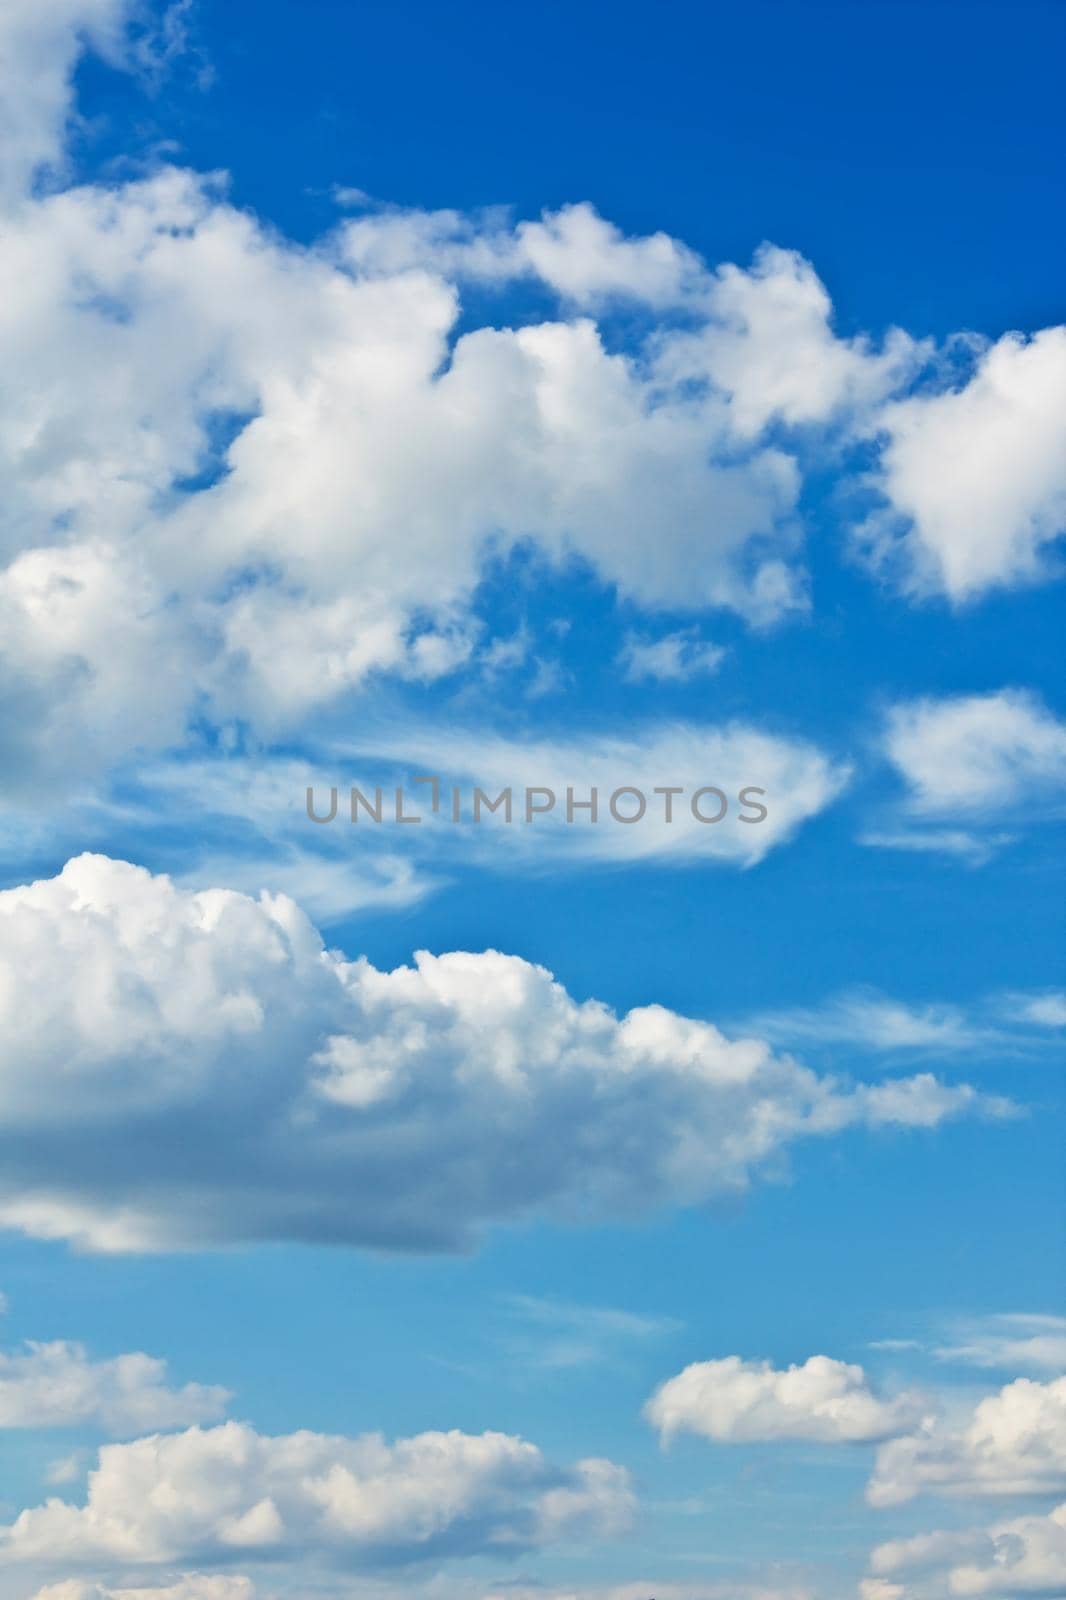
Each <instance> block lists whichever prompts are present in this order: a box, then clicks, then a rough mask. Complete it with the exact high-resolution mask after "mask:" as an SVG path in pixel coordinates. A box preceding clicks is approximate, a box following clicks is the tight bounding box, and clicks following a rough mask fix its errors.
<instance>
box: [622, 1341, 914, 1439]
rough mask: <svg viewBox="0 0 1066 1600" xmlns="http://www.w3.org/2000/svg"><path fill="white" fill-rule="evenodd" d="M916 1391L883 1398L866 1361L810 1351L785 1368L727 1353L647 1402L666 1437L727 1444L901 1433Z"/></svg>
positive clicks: (665, 1386) (664, 1387)
mask: <svg viewBox="0 0 1066 1600" xmlns="http://www.w3.org/2000/svg"><path fill="white" fill-rule="evenodd" d="M921 1408H922V1402H921V1401H920V1400H919V1399H918V1398H917V1397H916V1396H914V1395H907V1394H904V1395H898V1396H896V1397H894V1398H892V1399H883V1398H879V1397H878V1396H877V1395H876V1394H874V1392H873V1391H872V1389H871V1388H870V1386H869V1384H868V1382H867V1379H866V1374H865V1373H864V1372H863V1370H862V1368H861V1367H858V1366H851V1365H849V1364H848V1363H847V1362H844V1361H834V1360H833V1359H832V1358H831V1357H829V1356H811V1357H810V1358H809V1359H808V1360H807V1361H805V1362H804V1363H803V1364H802V1365H801V1366H791V1367H787V1368H785V1369H783V1370H780V1369H778V1368H775V1367H773V1366H771V1364H770V1362H768V1361H745V1360H743V1359H742V1358H741V1357H740V1356H726V1357H725V1358H724V1359H722V1360H719V1361H697V1362H694V1363H693V1364H692V1365H691V1366H688V1367H686V1368H685V1370H684V1371H683V1372H679V1373H678V1375H677V1376H676V1377H675V1378H670V1379H668V1381H667V1382H666V1383H664V1384H662V1385H661V1387H660V1388H659V1389H657V1390H656V1392H655V1394H654V1395H653V1396H652V1398H651V1399H650V1400H649V1401H648V1404H647V1406H646V1407H645V1415H646V1416H647V1418H648V1420H649V1422H651V1423H652V1425H653V1426H654V1427H655V1428H657V1429H658V1430H659V1434H660V1436H661V1437H662V1439H663V1440H664V1441H667V1440H669V1439H671V1438H673V1437H674V1436H675V1435H676V1434H678V1433H698V1434H701V1435H702V1436H703V1437H704V1438H706V1439H713V1440H715V1441H717V1442H719V1443H722V1444H746V1443H754V1442H756V1441H759V1440H764V1441H772V1440H783V1439H806V1440H810V1441H812V1442H815V1443H820V1444H849V1443H860V1442H863V1441H870V1440H875V1439H884V1438H886V1437H887V1436H888V1435H890V1434H896V1433H900V1432H901V1431H902V1430H903V1429H904V1428H906V1427H907V1426H909V1425H910V1424H912V1423H913V1422H915V1421H916V1420H917V1419H918V1417H919V1416H920V1415H921Z"/></svg>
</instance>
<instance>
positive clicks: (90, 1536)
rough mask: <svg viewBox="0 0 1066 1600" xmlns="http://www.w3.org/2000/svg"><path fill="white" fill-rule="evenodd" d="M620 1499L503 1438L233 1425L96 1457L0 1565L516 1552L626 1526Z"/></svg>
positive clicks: (575, 1470) (611, 1474)
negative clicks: (76, 1499)
mask: <svg viewBox="0 0 1066 1600" xmlns="http://www.w3.org/2000/svg"><path fill="white" fill-rule="evenodd" d="M632 1513H633V1494H632V1490H631V1488H630V1485H629V1480H628V1478H627V1475H626V1473H625V1472H624V1471H623V1470H622V1469H621V1468H620V1467H616V1466H614V1465H612V1463H610V1462H609V1461H602V1460H588V1461H581V1462H578V1463H577V1464H576V1465H575V1466H573V1467H557V1466H554V1465H552V1464H551V1463H550V1462H548V1461H546V1460H545V1458H544V1456H543V1455H542V1454H541V1452H540V1451H539V1450H538V1449H537V1448H536V1446H535V1445H532V1444H529V1443H527V1442H526V1441H525V1440H523V1439H518V1438H514V1437H511V1436H510V1435H508V1434H502V1433H485V1434H480V1435H470V1434H464V1433H458V1432H450V1433H423V1434H419V1435H417V1436H416V1437H414V1438H410V1439H400V1440H397V1441H396V1442H395V1443H393V1444H389V1443H387V1442H386V1441H385V1440H384V1439H382V1438H381V1437H380V1436H379V1435H377V1434H366V1435H363V1436H360V1437H358V1438H343V1437H331V1436H327V1435H323V1434H316V1433H307V1432H304V1433H294V1434H288V1435H285V1436H282V1437H276V1438H271V1437H266V1436H263V1435H261V1434H258V1433H256V1432H255V1431H254V1430H253V1429H251V1428H249V1427H246V1426H244V1425H243V1424H240V1423H234V1422H229V1423H225V1424H223V1425H222V1426H221V1427H218V1428H213V1429H208V1430H203V1429H200V1428H192V1429H189V1430H188V1431H187V1432H185V1433H179V1434H169V1435H153V1436H150V1437H148V1438H144V1439H137V1440H135V1441H134V1442H133V1443H131V1444H120V1445H106V1446H105V1447H104V1448H103V1449H102V1450H101V1451H100V1458H99V1464H98V1465H97V1467H96V1468H95V1469H94V1470H93V1471H92V1472H91V1473H90V1475H89V1486H88V1492H87V1496H86V1501H85V1504H84V1505H80V1506H75V1505H71V1504H69V1503H67V1502H65V1501H61V1500H58V1499H53V1500H49V1501H48V1502H47V1504H45V1505H43V1506H40V1507H35V1508H32V1509H30V1510H26V1511H23V1512H21V1513H20V1515H19V1516H18V1517H17V1518H16V1519H15V1521H14V1522H13V1523H11V1524H10V1526H8V1527H6V1528H3V1529H0V1560H3V1561H5V1562H9V1563H10V1562H23V1561H40V1560H44V1561H49V1562H53V1563H59V1564H67V1565H77V1564H79V1563H80V1564H82V1565H83V1566H84V1565H87V1564H90V1563H96V1564H101V1563H103V1564H107V1563H114V1562H118V1563H136V1564H150V1563H172V1562H181V1561H192V1562H194V1563H204V1562H224V1561H226V1560H232V1559H233V1557H234V1556H235V1555H236V1554H238V1553H239V1554H240V1555H241V1556H243V1557H244V1559H246V1560H248V1559H252V1558H254V1557H257V1556H258V1557H266V1558H269V1559H274V1560H277V1559H283V1558H287V1557H296V1556H306V1555H311V1556H321V1557H324V1558H327V1559H328V1558H334V1559H337V1560H341V1561H343V1560H348V1561H351V1560H353V1559H354V1560H356V1561H362V1562H363V1563H365V1564H370V1565H373V1564H383V1565H389V1564H394V1563H397V1562H406V1561H418V1560H427V1559H430V1558H437V1559H442V1558H444V1557H448V1556H461V1555H471V1554H475V1553H492V1552H495V1553H497V1554H501V1553H503V1554H514V1553H517V1552H518V1551H521V1550H523V1549H530V1548H535V1547H538V1546H540V1545H544V1544H551V1543H554V1542H556V1541H558V1540H561V1539H566V1538H570V1537H578V1536H586V1537H597V1536H603V1537H609V1536H612V1535H617V1534H619V1533H621V1532H623V1531H625V1529H626V1528H628V1526H629V1523H630V1520H631V1517H632Z"/></svg>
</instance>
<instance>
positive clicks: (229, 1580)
mask: <svg viewBox="0 0 1066 1600" xmlns="http://www.w3.org/2000/svg"><path fill="white" fill-rule="evenodd" d="M255 1594H256V1591H255V1589H254V1587H253V1585H252V1582H251V1579H250V1578H242V1577H233V1576H231V1575H229V1574H226V1575H223V1574H219V1573H213V1574H212V1573H197V1572H193V1573H188V1574H186V1575H185V1576H184V1577H182V1578H179V1579H178V1581H177V1582H176V1583H166V1584H163V1585H162V1586H161V1587H158V1586H155V1585H153V1586H152V1587H151V1588H147V1589H146V1588H142V1587H141V1586H140V1585H138V1586H137V1588H135V1589H128V1588H126V1587H125V1586H123V1587H122V1588H112V1587H111V1585H110V1584H103V1583H92V1582H87V1581H83V1580H82V1579H80V1578H69V1579H66V1580H65V1581H64V1582H62V1583H50V1584H47V1585H46V1586H45V1587H44V1588H43V1589H38V1591H37V1593H36V1594H35V1595H34V1596H33V1600H255Z"/></svg>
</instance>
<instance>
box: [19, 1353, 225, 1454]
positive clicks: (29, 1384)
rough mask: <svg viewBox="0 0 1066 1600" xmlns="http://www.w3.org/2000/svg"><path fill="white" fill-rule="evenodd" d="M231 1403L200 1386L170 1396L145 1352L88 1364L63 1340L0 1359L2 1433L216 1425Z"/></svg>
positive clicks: (162, 1370)
mask: <svg viewBox="0 0 1066 1600" xmlns="http://www.w3.org/2000/svg"><path fill="white" fill-rule="evenodd" d="M228 1399H229V1394H228V1392H227V1391H226V1390H225V1389H220V1388H218V1387H209V1386H207V1385H205V1384H202V1383H188V1384H185V1386H184V1387H183V1388H181V1389H170V1388H168V1387H167V1384H166V1363H165V1362H164V1361H158V1360H156V1359H155V1358H154V1357H152V1356H146V1355H144V1354H142V1353H140V1352H135V1353H132V1354H129V1355H121V1356H115V1357H114V1358H112V1359H111V1360H109V1361H91V1360H90V1359H89V1357H88V1355H87V1354H86V1352H85V1350H84V1349H83V1348H82V1346H81V1345H79V1344H72V1343H70V1342H69V1341H66V1340H55V1341H53V1342H52V1343H49V1344H39V1343H34V1342H30V1343H28V1344H27V1345H26V1346H25V1348H24V1349H23V1350H19V1351H14V1352H5V1351H0V1429H3V1428H53V1427H73V1426H75V1425H77V1424H80V1423H94V1424H97V1425H99V1426H101V1427H103V1428H106V1429H107V1430H108V1432H110V1433H118V1434H123V1433H139V1432H141V1431H142V1430H143V1429H145V1428H174V1427H183V1426H185V1425H187V1424H188V1423H192V1422H208V1421H214V1419H215V1418H216V1417H219V1416H221V1415H222V1413H223V1412H224V1411H225V1408H226V1402H227V1401H228Z"/></svg>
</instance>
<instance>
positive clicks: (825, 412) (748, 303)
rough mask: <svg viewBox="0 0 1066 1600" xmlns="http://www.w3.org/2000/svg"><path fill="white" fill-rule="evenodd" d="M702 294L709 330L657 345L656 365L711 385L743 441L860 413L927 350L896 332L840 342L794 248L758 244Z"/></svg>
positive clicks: (814, 278)
mask: <svg viewBox="0 0 1066 1600" xmlns="http://www.w3.org/2000/svg"><path fill="white" fill-rule="evenodd" d="M708 299H709V305H710V310H711V313H712V314H711V317H710V319H709V320H708V323H707V325H706V327H705V328H704V329H702V330H701V331H699V332H698V333H695V334H693V335H689V336H685V335H682V336H680V337H677V338H675V339H669V340H666V341H664V344H663V350H662V355H661V360H660V365H661V369H662V370H663V371H664V372H665V373H668V374H669V376H670V377H671V378H673V379H674V380H675V381H676V380H677V379H688V380H689V381H700V380H702V381H704V382H706V381H707V380H708V379H709V380H710V381H711V382H713V383H714V384H715V385H717V386H718V387H719V388H720V389H721V390H722V392H723V393H725V394H726V395H727V396H728V397H729V401H730V407H731V416H732V420H733V426H734V428H735V430H736V432H737V434H738V435H739V436H740V437H742V438H755V437H757V436H758V435H759V433H761V431H762V430H763V429H764V428H765V427H766V426H767V424H769V423H771V422H773V421H778V422H782V423H784V424H786V425H792V426H802V425H804V424H811V423H824V422H828V421H829V419H830V418H831V417H832V416H833V415H834V414H835V413H838V412H840V411H842V410H844V409H845V408H846V409H848V410H850V411H851V412H853V413H855V412H857V413H859V414H860V415H861V414H863V413H864V412H865V411H866V410H867V408H869V407H870V406H872V405H873V404H874V403H875V402H877V401H879V400H881V399H883V398H884V397H885V395H887V394H889V393H890V392H891V391H892V390H894V389H897V388H898V387H899V386H900V385H901V384H902V383H903V382H905V381H906V380H907V379H909V378H910V376H911V374H912V373H913V371H914V370H915V369H916V367H917V366H918V364H919V362H920V361H921V360H922V359H923V358H924V356H925V355H926V354H927V353H928V352H927V350H926V348H925V347H924V346H921V345H918V344H916V343H915V341H914V340H912V339H911V338H909V337H908V335H907V334H905V333H903V332H901V331H900V330H899V329H898V328H896V329H893V330H892V331H891V333H890V334H889V336H888V339H887V340H886V342H885V346H884V349H883V350H882V351H880V352H875V351H874V349H873V347H872V345H871V344H870V341H869V340H868V339H866V338H858V339H850V340H849V339H839V338H837V336H836V335H835V334H834V333H833V331H832V327H831V320H832V303H831V301H830V299H829V295H828V293H827V292H826V289H825V286H824V284H823V283H822V282H821V281H820V279H819V278H818V275H817V273H816V272H815V271H814V269H813V268H812V266H811V265H810V263H809V262H807V261H805V260H804V259H803V257H802V256H800V255H799V254H797V252H796V251H794V250H781V249H777V248H775V247H774V246H772V245H764V246H763V247H762V248H761V249H760V250H759V251H758V252H757V254H756V257H755V260H754V262H753V264H752V267H751V270H750V271H744V270H743V269H741V268H739V267H736V266H734V265H732V264H731V263H730V264H726V265H724V266H721V267H719V268H718V271H717V273H716V274H715V277H714V280H713V284H712V286H711V287H710V289H709V293H708Z"/></svg>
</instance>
